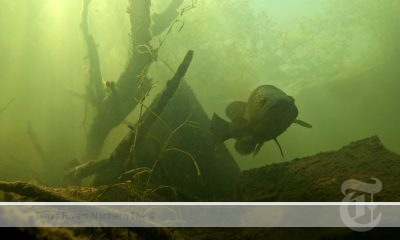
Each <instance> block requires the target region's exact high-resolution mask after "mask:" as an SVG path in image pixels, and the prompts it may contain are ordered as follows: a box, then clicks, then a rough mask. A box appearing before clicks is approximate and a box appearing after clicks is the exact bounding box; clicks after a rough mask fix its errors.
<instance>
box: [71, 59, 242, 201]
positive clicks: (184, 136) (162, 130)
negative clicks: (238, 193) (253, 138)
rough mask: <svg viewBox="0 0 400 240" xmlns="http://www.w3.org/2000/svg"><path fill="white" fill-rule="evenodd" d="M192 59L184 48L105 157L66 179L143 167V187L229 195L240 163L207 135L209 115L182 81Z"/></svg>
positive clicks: (117, 174)
mask: <svg viewBox="0 0 400 240" xmlns="http://www.w3.org/2000/svg"><path fill="white" fill-rule="evenodd" d="M191 58H192V52H191V51H189V52H188V54H187V55H186V57H185V59H184V61H183V62H182V64H181V65H180V67H179V69H178V70H177V72H176V74H175V76H174V77H173V78H172V79H171V80H170V81H169V82H168V83H167V87H166V89H165V90H164V91H163V92H162V93H161V94H160V95H159V96H157V97H156V98H155V100H154V101H153V104H152V105H151V106H150V107H149V108H148V109H147V111H146V112H145V114H144V115H143V117H142V119H143V120H142V121H139V123H137V124H136V126H134V127H132V131H131V132H130V133H129V134H128V135H127V136H126V137H125V138H124V140H123V141H122V142H121V143H120V144H119V145H118V147H117V148H116V149H115V151H114V152H113V154H112V155H111V156H110V158H108V159H106V160H103V161H98V162H89V163H87V164H85V165H83V166H79V167H78V168H76V169H75V170H74V171H72V172H70V173H69V174H67V175H66V179H69V180H70V181H72V182H74V183H78V182H79V181H80V180H81V179H82V178H84V177H87V176H90V175H95V176H96V177H95V180H94V184H95V185H102V184H109V183H114V182H117V181H123V180H126V179H129V178H132V177H135V176H129V175H128V177H123V178H121V175H122V176H123V173H124V172H126V171H129V170H131V169H132V168H135V169H145V171H144V172H146V173H147V179H146V181H145V186H144V187H145V188H151V187H157V186H160V185H167V186H170V187H173V188H177V189H179V191H182V192H185V193H186V194H187V195H190V196H193V197H197V198H199V199H211V198H215V199H227V198H232V196H233V195H234V194H235V182H236V178H237V177H238V175H239V167H238V166H237V164H236V162H235V161H234V159H233V158H232V156H231V155H230V153H229V152H228V150H227V149H226V147H225V146H224V145H223V144H221V143H219V142H217V141H215V139H214V137H213V136H212V134H210V132H209V131H208V129H209V125H210V119H209V118H208V116H207V114H206V113H205V111H204V109H203V108H202V106H201V104H200V103H199V102H198V100H197V98H196V96H195V94H194V92H193V91H192V90H191V89H190V87H189V86H188V85H187V84H186V83H185V82H181V79H182V78H183V76H184V74H185V72H186V70H187V67H188V66H189V64H190V60H191ZM179 83H180V85H179ZM178 86H179V87H178ZM175 91H176V92H175ZM136 173H137V172H135V171H133V174H136ZM142 173H143V171H142Z"/></svg>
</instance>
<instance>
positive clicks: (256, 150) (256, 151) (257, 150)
mask: <svg viewBox="0 0 400 240" xmlns="http://www.w3.org/2000/svg"><path fill="white" fill-rule="evenodd" d="M263 145H264V143H263V142H262V143H258V144H257V145H256V148H255V149H254V152H253V157H255V156H256V155H257V153H258V152H259V151H260V149H261V147H262V146H263Z"/></svg>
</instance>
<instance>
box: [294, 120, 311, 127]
mask: <svg viewBox="0 0 400 240" xmlns="http://www.w3.org/2000/svg"><path fill="white" fill-rule="evenodd" d="M293 123H296V124H299V125H300V126H303V127H306V128H312V126H311V125H310V124H308V123H306V122H304V121H302V120H300V119H296V120H294V121H293Z"/></svg>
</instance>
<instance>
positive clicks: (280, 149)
mask: <svg viewBox="0 0 400 240" xmlns="http://www.w3.org/2000/svg"><path fill="white" fill-rule="evenodd" d="M274 141H275V143H276V145H278V147H279V151H281V155H282V157H283V159H285V156H284V155H283V150H282V147H281V144H279V142H278V139H276V138H274Z"/></svg>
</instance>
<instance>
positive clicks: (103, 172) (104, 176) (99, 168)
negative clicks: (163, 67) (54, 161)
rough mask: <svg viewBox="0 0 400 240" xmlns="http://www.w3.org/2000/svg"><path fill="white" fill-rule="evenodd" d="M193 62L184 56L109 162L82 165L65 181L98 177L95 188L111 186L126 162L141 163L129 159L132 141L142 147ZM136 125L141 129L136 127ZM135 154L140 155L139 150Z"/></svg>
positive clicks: (190, 55)
mask: <svg viewBox="0 0 400 240" xmlns="http://www.w3.org/2000/svg"><path fill="white" fill-rule="evenodd" d="M192 58H193V51H192V50H190V51H188V52H187V53H186V56H185V58H184V59H183V61H182V63H181V64H180V66H179V67H178V70H177V71H176V73H175V75H174V76H173V77H172V78H171V79H170V80H169V81H168V82H167V86H166V88H165V90H164V91H163V92H162V93H161V94H160V95H158V96H157V97H156V99H155V100H154V101H153V103H152V104H151V105H150V107H149V108H148V110H147V111H146V112H145V113H144V116H143V121H142V122H141V123H140V122H138V123H136V126H135V127H132V130H131V131H130V132H129V134H128V135H127V136H126V137H125V138H124V139H123V140H122V141H121V143H120V144H119V145H118V146H117V148H116V149H115V150H114V152H113V153H112V154H111V156H110V157H109V158H108V159H105V160H101V161H89V162H87V163H84V164H82V165H80V166H78V167H76V168H75V169H73V170H72V171H70V172H69V173H68V174H67V175H66V176H65V180H66V181H69V182H72V183H75V184H77V183H79V182H80V181H81V180H82V179H83V178H85V177H88V176H91V175H97V176H99V177H98V178H97V182H96V184H102V183H106V182H113V181H115V180H116V179H118V177H119V176H120V175H121V174H122V173H123V172H124V171H125V170H127V169H126V163H127V161H128V160H131V161H140V159H135V158H136V157H137V156H136V155H135V156H133V159H130V158H129V157H130V156H129V155H130V152H131V149H132V146H133V145H134V142H135V137H136V139H137V140H136V141H137V143H142V141H144V138H145V135H146V133H148V132H149V130H150V128H151V127H152V125H153V124H154V123H155V121H156V120H157V116H159V115H161V113H162V112H163V110H164V108H165V106H166V105H167V103H168V102H169V100H170V99H171V97H172V96H173V95H174V93H175V91H176V90H177V88H178V86H179V84H180V82H181V80H182V79H183V78H184V76H185V74H186V71H187V69H188V68H189V66H190V63H191V61H192ZM138 124H140V125H139V126H138ZM139 145H140V144H137V146H139ZM135 152H140V150H137V151H135ZM129 165H132V164H129Z"/></svg>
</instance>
